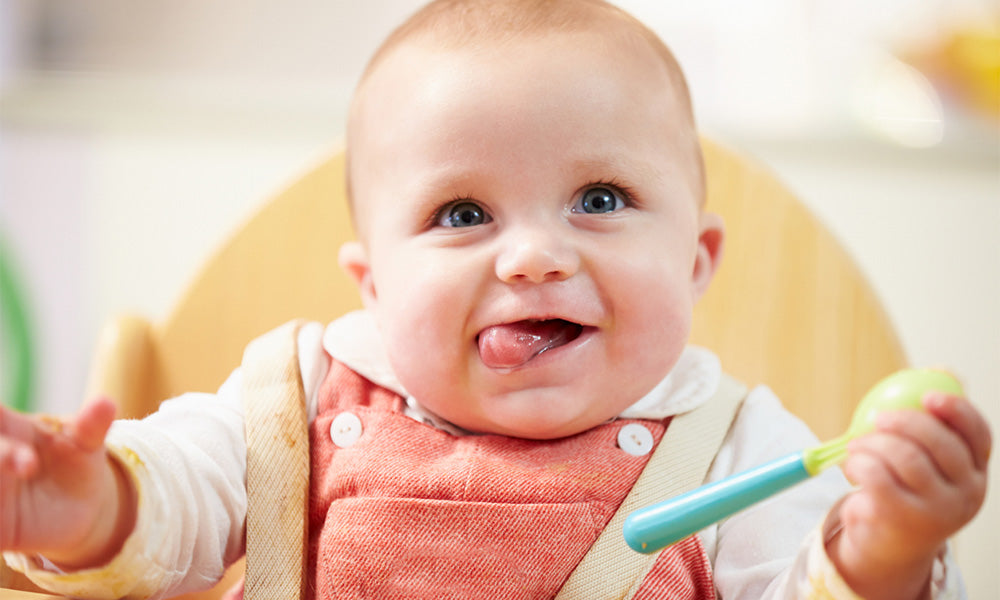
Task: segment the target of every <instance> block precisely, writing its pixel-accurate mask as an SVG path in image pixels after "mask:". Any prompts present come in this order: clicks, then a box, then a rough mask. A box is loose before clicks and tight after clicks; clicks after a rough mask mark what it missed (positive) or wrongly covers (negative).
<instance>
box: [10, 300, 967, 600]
mask: <svg viewBox="0 0 1000 600" xmlns="http://www.w3.org/2000/svg"><path fill="white" fill-rule="evenodd" d="M298 345H299V360H300V369H301V373H302V380H303V386H304V389H305V394H306V399H307V408H308V411H309V416H310V419H312V418H313V417H314V416H315V414H316V405H317V391H318V388H319V384H320V382H321V381H322V380H323V378H324V376H325V375H326V372H327V369H328V367H329V360H330V359H329V357H330V356H332V357H334V358H336V359H337V360H339V361H341V362H343V363H345V364H346V365H348V366H349V367H351V368H353V369H354V370H355V371H357V372H358V373H360V374H361V375H363V376H365V377H367V378H368V379H370V380H372V381H374V382H375V383H378V384H380V385H382V386H384V387H386V388H388V389H391V390H393V391H396V392H398V393H400V394H401V395H402V396H403V397H405V398H407V406H408V409H407V412H408V414H410V415H411V416H413V417H414V418H420V419H423V420H429V421H431V422H433V423H434V424H436V425H438V426H440V427H442V428H444V429H447V430H449V431H450V432H452V433H453V434H456V435H462V434H463V432H461V431H459V430H456V429H455V428H453V427H451V426H450V425H449V424H447V423H446V422H443V421H441V420H440V419H436V418H435V417H434V415H430V414H428V413H427V412H426V411H424V410H422V409H421V407H420V405H419V403H418V402H417V401H416V400H415V399H413V398H412V397H409V396H408V394H406V391H405V389H403V388H402V386H401V385H400V384H399V382H398V381H397V380H396V378H395V376H394V374H393V373H392V370H391V369H390V368H389V364H388V361H387V360H386V358H385V356H384V354H383V352H382V349H381V345H380V343H379V340H378V335H377V333H376V330H375V328H374V326H373V324H372V323H371V320H370V317H369V316H368V315H367V314H366V313H364V312H358V313H352V314H351V315H348V316H346V317H343V318H341V319H338V320H337V321H334V322H333V323H331V324H330V325H328V326H326V327H324V326H322V325H321V324H319V323H311V324H309V325H307V326H305V327H303V328H302V330H301V331H300V334H299V339H298ZM720 377H721V368H720V365H719V361H718V359H717V358H716V357H715V355H713V354H712V353H711V352H709V351H707V350H705V349H702V348H696V347H689V348H687V349H686V350H685V352H684V353H683V355H682V357H681V358H680V360H679V361H678V363H677V365H676V366H675V367H674V369H673V370H672V371H671V373H670V374H669V375H668V376H667V377H666V378H665V379H664V380H663V381H662V382H661V383H660V384H659V385H658V386H657V388H656V389H655V390H654V391H653V392H650V394H648V395H647V396H645V397H644V398H642V399H640V400H639V401H638V402H636V403H635V404H633V405H632V406H631V407H629V408H628V409H626V410H625V411H624V412H623V413H622V415H621V416H622V417H625V418H646V419H662V418H666V417H668V416H671V415H676V414H681V413H684V412H686V411H689V410H692V409H693V408H696V407H697V406H699V405H700V404H702V403H704V402H705V401H706V400H708V398H710V397H711V395H712V394H713V393H714V392H715V390H716V388H717V386H718V384H719V379H720ZM816 441H817V440H816V438H815V436H814V435H813V434H812V433H811V432H810V431H809V429H808V428H807V427H806V426H805V425H804V424H803V423H802V422H801V421H799V420H798V419H797V418H796V417H794V416H793V415H792V414H790V413H789V412H788V411H786V410H785V409H784V408H783V407H782V406H781V403H780V402H779V401H778V399H777V398H776V397H775V396H774V394H773V393H772V392H771V391H770V390H769V389H768V388H766V387H757V388H754V389H753V390H751V391H750V392H749V394H748V396H747V397H746V399H745V401H744V403H743V405H742V407H741V409H740V412H739V413H738V414H737V416H736V418H735V420H734V422H733V426H732V428H731V429H730V431H729V433H728V435H727V437H726V439H725V441H724V442H723V445H722V447H721V448H720V450H719V452H718V454H717V455H716V457H715V460H714V462H713V463H712V467H711V469H710V471H709V473H708V476H707V478H706V481H707V482H710V481H716V480H719V479H722V478H724V477H727V476H729V475H732V474H734V473H738V472H741V471H744V470H746V469H749V468H752V467H755V466H758V465H760V464H762V463H764V462H767V461H768V460H771V459H774V458H777V457H779V456H783V455H785V454H788V453H791V452H795V451H799V450H802V449H803V448H806V447H808V446H811V445H814V444H815V443H816ZM107 445H108V447H109V449H110V450H111V451H112V452H113V453H114V455H115V456H116V457H117V458H118V459H119V460H120V461H121V462H122V464H124V465H125V466H126V468H127V469H128V471H129V472H130V473H131V474H132V476H133V478H134V481H135V483H136V487H137V490H138V498H139V512H138V517H137V522H136V527H135V530H134V531H133V533H132V534H131V535H130V537H129V538H128V539H127V540H126V542H125V544H124V546H123V548H122V550H121V552H120V553H119V554H118V556H117V557H116V558H114V559H113V560H112V561H111V562H110V563H108V564H107V565H105V566H103V567H100V568H96V569H87V570H81V571H75V572H70V573H64V572H60V571H58V570H56V569H54V568H52V566H51V565H49V564H47V563H46V562H45V561H44V560H43V559H41V558H40V557H32V556H25V555H21V554H16V553H5V555H4V557H5V559H7V561H8V563H10V564H11V566H13V567H14V568H16V569H19V570H22V571H24V572H25V573H26V574H27V575H28V576H29V577H30V578H31V579H32V580H33V581H35V582H36V583H37V584H39V585H41V586H43V587H45V588H46V589H49V590H51V591H53V592H56V593H61V594H65V595H71V596H79V597H85V598H99V599H103V598H119V597H130V598H162V597H168V596H172V595H175V594H179V593H183V592H186V591H192V590H197V589H203V588H206V587H208V586H210V585H211V584H212V583H214V582H215V581H217V580H218V579H219V578H220V577H221V576H222V573H223V571H224V569H225V567H226V566H228V565H229V564H231V563H232V562H234V561H235V560H236V559H237V558H239V556H240V554H241V553H242V551H243V526H244V519H245V516H246V503H247V500H246V497H247V496H246V488H245V474H246V441H245V439H244V434H243V408H242V403H241V373H240V370H239V369H237V370H236V371H234V372H233V374H232V375H231V376H230V377H229V378H228V379H227V380H226V382H225V383H223V385H222V386H221V387H220V388H219V390H218V392H217V393H216V394H203V393H190V394H185V395H182V396H179V397H178V398H175V399H172V400H169V401H167V402H164V403H163V404H162V405H161V407H160V409H159V411H157V412H156V413H155V414H153V415H151V416H150V417H147V418H146V419H143V420H141V421H120V422H116V423H115V424H114V425H113V427H112V429H111V431H110V432H109V434H108V437H107ZM848 491H849V486H848V484H847V482H846V480H845V479H844V477H843V475H842V474H841V473H840V471H839V470H837V469H832V470H830V471H827V472H826V473H824V474H822V475H820V476H818V477H815V478H813V479H811V480H809V481H807V482H804V483H803V484H801V485H799V486H797V487H795V488H792V489H790V490H788V491H785V492H782V493H781V494H779V495H777V496H775V497H773V498H771V499H769V500H766V501H764V502H761V503H759V504H757V505H755V506H752V507H751V508H749V509H747V510H745V511H743V512H741V513H738V514H736V515H733V516H732V517H729V518H728V519H726V520H724V521H722V522H720V523H718V524H715V525H712V526H710V527H708V528H706V529H705V530H703V531H702V532H701V533H700V534H699V536H700V537H701V539H702V542H703V544H704V546H705V549H706V552H707V553H708V556H709V559H710V561H711V563H712V566H713V575H714V579H715V584H716V587H717V590H718V592H719V594H720V596H721V598H723V599H724V600H761V599H797V598H836V599H839V598H844V599H852V600H853V599H855V598H857V596H856V595H855V594H854V593H853V592H852V591H851V590H850V588H849V587H848V586H847V585H846V584H845V583H844V582H843V580H842V579H841V578H840V576H839V574H838V573H837V572H836V569H835V568H834V567H833V565H832V563H831V562H830V560H829V558H828V557H827V556H826V554H825V550H824V541H825V540H826V539H828V537H829V536H830V535H832V534H834V533H835V532H836V531H837V529H838V528H839V524H838V523H837V519H836V512H835V511H831V507H832V506H833V505H834V504H835V503H836V502H837V500H838V499H840V498H841V497H842V496H843V495H844V494H846V493H847V492H848ZM932 579H933V581H932V587H933V594H932V597H933V598H935V599H950V598H964V597H965V594H964V591H963V588H962V584H961V580H960V577H959V575H958V571H957V568H956V567H955V565H954V564H953V561H952V559H951V556H950V553H948V552H946V553H945V554H944V555H943V556H941V557H940V559H939V560H938V561H937V562H936V564H935V569H934V574H933V578H932Z"/></svg>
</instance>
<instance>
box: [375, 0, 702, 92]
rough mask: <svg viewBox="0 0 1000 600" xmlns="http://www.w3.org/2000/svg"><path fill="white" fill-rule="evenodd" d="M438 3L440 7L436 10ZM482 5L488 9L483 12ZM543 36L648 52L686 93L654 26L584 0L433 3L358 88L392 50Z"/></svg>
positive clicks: (491, 46) (484, 49) (476, 48)
mask: <svg viewBox="0 0 1000 600" xmlns="http://www.w3.org/2000/svg"><path fill="white" fill-rule="evenodd" d="M438 5H442V6H441V7H439V8H438V9H437V10H434V9H435V7H438ZM484 5H485V6H488V7H490V8H489V9H488V10H486V9H484ZM521 5H524V6H523V7H522V6H521ZM519 8H520V9H519ZM425 13H427V14H425ZM547 37H564V38H576V39H578V40H580V43H587V44H596V45H597V46H598V47H604V48H608V49H609V51H610V50H612V49H613V50H616V51H618V52H623V51H625V52H632V53H635V54H640V53H648V52H650V51H652V53H653V54H654V55H655V56H656V57H657V58H658V59H659V60H660V61H661V63H662V66H663V67H664V68H665V69H666V71H667V73H668V74H669V76H670V79H671V80H672V83H675V84H676V85H677V87H678V92H680V93H681V94H682V95H684V96H685V97H686V96H687V95H688V89H687V84H686V81H685V78H684V75H683V73H682V71H681V68H680V66H679V64H678V63H677V61H676V59H675V57H674V56H673V54H672V53H671V51H670V49H669V48H667V46H666V45H665V44H664V43H663V41H662V40H661V39H660V38H659V37H658V36H657V35H656V34H655V33H654V32H653V31H652V30H650V29H649V28H648V27H646V26H645V25H644V24H642V23H641V22H640V21H638V20H637V19H635V18H634V17H632V16H631V15H629V14H628V13H626V12H624V11H622V10H620V9H618V8H616V7H614V6H611V5H609V4H606V3H603V2H597V1H593V2H592V1H586V0H583V1H580V0H576V1H574V0H553V1H550V2H543V3H537V2H523V1H518V0H514V1H511V2H477V1H476V0H471V1H462V0H458V1H447V0H446V1H443V2H434V3H431V4H430V5H428V6H427V7H425V8H424V10H422V11H420V12H418V13H416V14H415V15H414V16H413V17H411V18H410V19H409V20H408V21H407V22H406V23H404V24H403V25H402V26H401V27H399V28H398V29H397V30H396V31H394V32H393V33H392V34H391V35H390V36H389V37H388V38H387V39H386V40H385V41H384V42H383V43H382V45H381V46H380V47H379V49H378V50H377V51H376V52H375V54H374V55H373V57H372V58H371V60H370V61H369V63H368V65H367V67H366V69H365V71H364V73H363V74H362V77H361V80H360V82H359V85H358V88H357V92H359V93H360V92H361V91H362V90H363V88H364V87H365V83H366V82H367V80H368V79H369V78H371V77H372V75H373V74H374V73H376V72H378V71H379V69H380V67H381V66H382V65H383V63H384V62H385V61H386V59H387V58H388V57H390V56H392V55H395V54H399V53H406V52H408V51H413V50H414V49H420V50H422V51H440V52H446V53H447V52H479V53H483V54H488V53H489V52H502V51H504V50H505V49H510V48H512V47H517V46H519V45H525V44H530V43H532V42H536V41H538V40H539V39H544V38H547ZM356 95H357V94H356ZM685 100H686V98H685Z"/></svg>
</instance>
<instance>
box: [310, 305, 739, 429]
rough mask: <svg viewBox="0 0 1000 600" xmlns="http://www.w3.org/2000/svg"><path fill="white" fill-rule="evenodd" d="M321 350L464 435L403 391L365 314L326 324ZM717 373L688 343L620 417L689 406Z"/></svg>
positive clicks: (413, 410)
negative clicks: (670, 364) (660, 379)
mask: <svg viewBox="0 0 1000 600" xmlns="http://www.w3.org/2000/svg"><path fill="white" fill-rule="evenodd" d="M323 348H324V349H325V350H326V351H327V352H328V353H329V354H330V356H332V357H333V358H334V359H336V360H338V361H340V362H342V363H344V364H345V365H347V366H348V367H350V368H351V369H353V370H354V371H356V372H357V373H359V374H360V375H361V376H363V377H365V378H366V379H369V380H371V381H372V382H374V383H377V384H378V385H380V386H382V387H384V388H386V389H389V390H391V391H393V392H396V393H397V394H399V395H400V396H402V397H404V398H406V403H407V407H408V409H407V414H409V415H410V416H412V417H414V418H416V419H418V420H422V421H425V422H428V423H430V424H432V425H434V426H436V427H439V428H441V429H444V430H446V431H450V432H452V433H459V434H460V433H466V432H464V431H461V430H459V429H458V428H456V427H455V426H453V425H451V424H449V423H447V422H446V421H444V420H443V419H440V418H439V417H436V416H434V415H433V414H431V413H429V412H428V411H427V410H426V409H423V408H422V407H421V406H420V403H419V401H417V400H416V399H415V398H413V397H412V396H410V394H408V393H407V392H406V389H405V388H404V387H403V385H402V384H401V383H400V382H399V380H398V379H397V378H396V374H395V373H394V372H393V371H392V367H390V366H389V358H388V356H387V355H386V353H385V349H384V348H383V346H382V340H381V336H380V334H379V331H378V326H377V325H376V324H375V319H374V318H373V316H372V315H371V313H370V312H368V311H366V310H359V311H354V312H351V313H348V314H346V315H344V316H343V317H340V318H339V319H337V320H336V321H333V322H332V323H330V324H329V325H328V326H327V327H326V332H325V333H324V334H323ZM721 373H722V368H721V366H720V364H719V359H718V358H717V357H716V356H715V354H713V353H712V352H711V351H709V350H706V349H705V348H700V347H697V346H688V347H687V348H685V349H684V352H683V353H681V357H680V358H679V359H678V360H677V364H676V365H674V368H673V369H672V370H671V371H670V373H668V374H667V376H666V377H664V378H663V380H662V381H661V382H660V383H658V384H657V385H656V386H655V387H654V388H653V389H652V390H650V391H649V393H647V394H646V395H645V396H643V397H642V398H640V399H639V401H638V402H636V403H635V404H633V405H632V406H630V407H628V408H626V409H625V410H624V411H623V412H622V413H621V415H619V417H620V418H625V419H664V418H666V417H670V416H673V415H677V414H680V413H684V412H687V411H689V410H692V409H694V408H696V407H698V406H700V405H701V404H702V403H704V402H705V401H706V400H708V399H709V398H710V397H711V395H712V394H713V393H714V392H715V390H716V388H717V387H718V385H719V378H720V376H721Z"/></svg>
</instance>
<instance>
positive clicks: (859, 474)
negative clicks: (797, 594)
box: [827, 393, 991, 600]
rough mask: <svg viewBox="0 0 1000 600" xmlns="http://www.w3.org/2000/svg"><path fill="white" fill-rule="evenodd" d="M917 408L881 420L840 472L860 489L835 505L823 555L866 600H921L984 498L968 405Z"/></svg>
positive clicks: (951, 400) (980, 441) (982, 434)
mask: <svg viewBox="0 0 1000 600" xmlns="http://www.w3.org/2000/svg"><path fill="white" fill-rule="evenodd" d="M924 405H925V408H926V409H927V410H926V412H921V411H895V412H891V413H884V414H882V415H880V416H879V418H878V420H877V428H876V431H875V432H874V433H872V434H869V435H867V436H864V437H862V438H859V439H857V440H855V441H853V442H852V443H851V445H850V447H849V449H850V456H849V458H848V460H847V462H846V463H845V464H844V472H845V473H846V474H847V476H848V478H849V479H851V480H852V481H854V482H855V483H856V484H858V486H859V489H858V490H857V491H856V492H854V493H852V494H851V495H850V496H848V498H847V499H846V500H845V501H844V502H843V504H842V505H841V507H840V513H839V516H840V520H841V522H842V523H843V529H842V530H841V532H840V534H839V535H837V536H836V537H834V538H833V539H832V540H830V541H829V542H828V543H827V551H828V553H829V555H830V558H831V560H832V561H833V563H834V564H835V565H836V566H837V569H838V570H839V571H840V573H841V575H842V576H843V578H844V580H845V581H846V582H847V583H848V584H849V585H850V586H851V587H852V588H853V589H854V590H855V591H856V592H857V593H858V594H859V595H861V596H863V597H865V598H869V599H871V600H880V599H895V598H905V599H907V600H909V599H915V598H922V597H923V594H924V593H925V590H926V589H927V586H928V581H929V578H930V576H931V567H932V564H933V561H934V558H935V556H937V555H938V553H939V552H940V550H941V547H942V545H943V544H944V543H945V540H946V539H947V538H948V537H949V536H951V535H952V534H954V533H955V532H957V531H958V530H959V529H961V528H962V527H963V526H964V525H965V524H966V523H968V522H969V521H970V520H971V519H972V517H973V516H975V514H976V512H978V511H979V508H980V507H981V506H982V503H983V499H984V497H985V493H986V479H987V477H986V465H987V461H988V459H989V455H990V448H991V438H990V431H989V426H988V425H987V424H986V421H985V419H984V418H983V417H982V415H980V414H979V412H978V411H977V410H976V409H975V408H974V407H973V406H972V404H970V403H969V402H968V400H966V399H965V398H959V397H955V396H947V395H943V394H937V393H932V394H928V395H927V396H926V397H925V398H924Z"/></svg>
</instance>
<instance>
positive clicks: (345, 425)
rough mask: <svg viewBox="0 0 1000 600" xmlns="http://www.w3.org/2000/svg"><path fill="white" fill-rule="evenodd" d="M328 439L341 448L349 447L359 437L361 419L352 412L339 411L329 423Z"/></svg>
mask: <svg viewBox="0 0 1000 600" xmlns="http://www.w3.org/2000/svg"><path fill="white" fill-rule="evenodd" d="M330 439H331V440H333V443H334V444H336V445H337V446H339V447H341V448H350V447H351V446H353V445H354V443H355V442H357V441H358V440H359V439H361V419H359V418H358V416H357V415H355V414H354V413H349V412H344V413H340V414H339V415H337V416H336V417H335V418H334V419H333V423H330Z"/></svg>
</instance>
